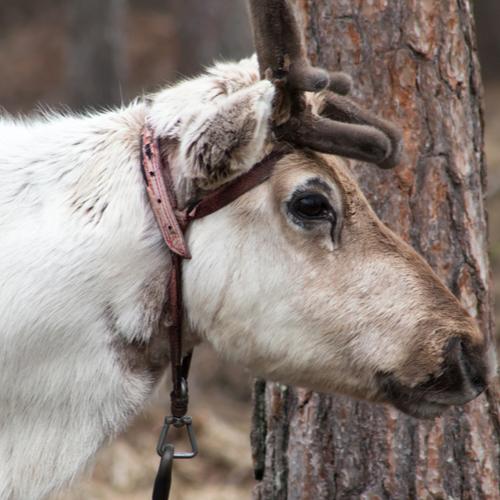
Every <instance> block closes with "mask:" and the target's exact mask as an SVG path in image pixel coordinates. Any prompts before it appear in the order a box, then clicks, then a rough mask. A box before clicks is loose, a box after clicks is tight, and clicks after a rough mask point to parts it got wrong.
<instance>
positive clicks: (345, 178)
mask: <svg viewBox="0 0 500 500" xmlns="http://www.w3.org/2000/svg"><path fill="white" fill-rule="evenodd" d="M273 97H274V88H273V86H272V85H271V84H270V83H269V82H260V81H259V80H258V72H257V67H256V62H255V59H248V60H244V61H242V62H241V63H239V64H222V65H218V66H216V67H215V68H213V69H212V70H210V71H209V72H208V73H207V74H206V75H204V76H202V77H200V78H198V79H195V80H193V81H188V82H184V83H181V84H180V85H178V86H175V87H172V88H170V89H166V90H163V91H162V92H159V93H158V94H157V95H155V96H152V97H151V98H150V99H147V100H145V101H144V102H136V103H133V104H131V105H130V106H128V107H127V108H124V109H120V110H116V111H109V112H103V113H98V114H93V115H89V116H80V117H78V116H62V115H48V116H45V117H41V118H38V119H31V120H25V121H23V120H13V119H11V118H8V117H5V118H2V119H0V137H1V140H0V206H1V210H0V235H1V242H0V243H1V244H0V499H1V500H38V499H40V498H43V497H44V496H46V495H47V494H48V493H50V492H51V491H53V490H55V489H57V488H59V487H61V486H62V485H64V484H65V483H66V482H68V481H70V480H71V479H72V478H73V477H74V476H75V475H76V474H77V473H78V471H79V470H81V469H82V467H84V466H85V464H86V463H87V461H88V460H89V459H90V458H91V457H92V456H93V454H94V453H95V452H96V450H97V449H98V448H99V446H100V445H101V444H102V443H103V442H104V441H105V440H106V439H107V438H109V437H111V436H112V435H113V434H114V433H116V432H117V431H118V430H120V429H123V428H124V427H125V426H126V425H127V423H128V422H129V420H130V418H131V417H132V416H133V415H134V414H136V413H137V412H139V411H140V410H141V408H142V407H143V406H144V404H145V402H146V400H147V398H148V396H149V394H150V393H151V391H152V388H153V385H154V381H153V379H152V376H150V375H149V374H148V373H149V372H148V370H147V369H144V370H143V371H140V370H137V369H136V370H135V371H132V370H131V369H129V368H128V366H127V363H126V361H127V359H126V356H127V354H126V353H125V352H124V351H121V350H120V346H123V345H126V344H128V343H132V342H143V343H146V344H147V343H148V342H149V341H150V339H151V338H153V332H154V330H155V328H156V327H157V325H158V322H159V311H160V310H161V308H162V306H163V302H164V299H165V297H164V289H165V285H166V282H167V278H168V274H169V267H170V257H169V253H168V251H167V250H166V247H165V245H164V243H163V241H162V238H161V235H160V232H159V230H158V227H157V225H156V221H155V220H154V217H153V215H152V212H151V209H150V207H149V204H148V201H147V197H146V192H145V186H144V180H143V178H142V174H141V171H140V153H139V138H140V133H141V129H142V127H143V126H144V125H145V124H146V123H149V124H150V125H152V126H153V127H154V129H155V130H156V132H157V134H158V135H159V136H161V137H162V138H169V139H170V140H171V141H173V142H172V144H173V145H172V147H171V148H170V149H168V155H169V159H170V164H171V167H172V170H173V175H174V178H175V184H176V189H177V195H178V197H180V200H181V203H184V202H185V201H186V200H188V199H190V198H191V197H192V196H194V195H196V194H199V193H200V192H203V191H204V190H207V189H211V188H213V187H214V186H216V185H219V184H220V183H223V182H226V181H227V180H228V179H230V178H232V177H234V176H236V175H238V174H241V173H242V172H244V171H246V170H248V169H249V168H250V167H251V166H252V165H253V164H254V163H255V162H257V161H258V160H260V159H261V158H262V157H263V156H264V154H265V153H266V150H267V149H268V146H269V142H270V137H269V118H270V115H271V111H272V105H273ZM166 154H167V153H166ZM327 161H331V164H327V163H326V162H327ZM334 171H335V175H333V172H334ZM339 179H340V180H339ZM310 180H312V181H318V182H319V184H320V185H324V186H326V188H325V192H324V194H325V196H327V197H329V198H330V205H331V206H332V207H335V210H336V212H337V215H338V217H337V228H336V229H335V235H334V236H333V237H332V234H331V233H332V231H331V227H330V223H329V222H323V223H319V224H317V225H316V226H315V228H314V230H306V229H304V228H301V227H300V225H298V224H296V223H295V222H294V221H293V220H292V219H291V218H290V217H291V216H290V214H289V213H288V212H287V208H286V207H287V203H288V202H289V200H290V197H291V196H292V193H293V192H295V191H296V189H297V188H298V187H300V188H304V186H305V187H306V188H307V185H308V184H307V183H308V181H310ZM344 211H349V217H347V215H346V214H345V213H344ZM344 220H345V222H346V223H345V225H346V227H345V228H343V227H342V224H343V221H344ZM188 244H189V247H190V250H191V252H192V255H193V259H192V260H191V261H189V262H187V263H185V266H184V270H185V274H184V300H185V305H186V314H187V317H188V324H189V326H190V328H191V330H192V331H193V332H194V333H195V334H199V335H200V336H202V337H205V338H207V339H208V340H209V341H210V342H211V343H212V345H214V347H215V348H216V349H217V350H218V351H219V352H221V353H222V354H224V355H227V356H231V357H233V358H234V359H236V360H237V361H239V362H240V363H242V364H246V365H247V366H249V367H250V368H251V369H252V370H253V372H254V373H258V374H261V375H264V376H267V377H269V378H271V379H277V380H280V381H282V382H287V383H295V384H301V385H308V386H309V387H312V388H316V389H321V390H328V391H341V392H344V393H348V394H351V395H357V396H360V397H364V398H371V399H376V398H377V397H378V390H379V389H378V387H377V384H376V377H375V375H376V374H377V373H379V372H389V373H393V374H394V375H395V376H398V377H399V379H400V380H401V382H402V383H405V384H407V385H411V384H412V383H418V382H420V381H422V380H425V378H426V376H427V375H428V374H431V373H435V372H437V371H438V370H440V369H441V368H442V366H441V363H442V349H443V346H444V345H445V342H446V340H447V338H448V337H450V336H453V335H456V332H461V334H463V335H466V334H467V335H469V336H470V337H471V339H472V340H474V342H476V343H479V342H480V334H479V333H478V332H477V329H476V327H475V326H472V325H471V324H470V323H469V319H467V318H466V316H465V314H464V312H463V311H462V310H461V309H460V308H459V305H458V303H457V302H456V301H455V299H454V298H453V297H452V296H451V294H449V292H447V291H446V290H445V288H444V287H443V286H442V285H440V284H439V282H438V280H437V278H436V277H435V276H434V275H433V274H432V272H431V270H430V268H428V267H426V266H425V264H423V262H421V260H420V259H419V257H418V256H417V255H416V254H415V253H414V252H413V251H412V250H410V249H409V248H408V247H407V246H405V245H404V243H403V242H402V241H400V240H399V239H398V238H397V237H396V236H395V235H393V234H392V233H390V232H389V231H388V230H387V229H384V228H383V227H382V225H381V223H380V221H378V219H377V218H376V216H375V214H374V213H373V212H372V211H371V210H370V208H369V207H368V204H367V202H366V200H365V199H364V198H363V196H362V194H361V192H360V191H359V189H358V188H357V186H356V185H355V183H354V182H353V181H352V179H351V178H350V177H349V174H348V173H347V171H346V169H345V168H344V167H343V166H342V165H341V164H340V163H339V162H338V161H336V160H335V159H330V160H328V159H321V158H320V157H319V156H314V157H312V156H308V155H305V154H295V155H290V156H288V157H287V158H286V159H285V160H283V162H281V163H280V164H278V165H277V166H276V169H275V171H274V174H273V176H272V178H271V179H270V181H268V182H266V183H265V184H263V185H261V186H259V187H258V188H256V189H254V190H252V191H251V192H249V193H246V194H245V195H244V196H242V197H240V198H239V199H238V200H236V201H235V202H234V203H232V204H231V205H230V206H228V207H225V208H224V209H222V210H220V211H219V212H216V213H214V214H212V215H211V216H210V217H207V218H205V219H202V220H199V221H196V222H195V223H193V225H192V226H191V228H190V229H189V232H188ZM395 250H397V251H395ZM430 281H434V285H433V287H431V288H432V290H433V291H432V292H429V291H428V289H426V288H425V287H424V286H422V284H423V283H424V282H430ZM436 290H438V291H437V292H436ZM433 294H434V295H433ZM435 294H438V295H440V304H441V305H442V304H446V306H447V311H448V313H447V316H446V315H445V314H442V313H441V311H440V310H435V307H434V298H435ZM449 311H452V314H450V312H449ZM450 316H451V317H450ZM421 321H429V323H428V325H430V326H425V325H424V327H422V328H419V324H420V322H421ZM426 325H427V323H426ZM443 332H444V333H443ZM464 332H466V333H464ZM187 333H189V332H187Z"/></svg>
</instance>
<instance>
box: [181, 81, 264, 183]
mask: <svg viewBox="0 0 500 500" xmlns="http://www.w3.org/2000/svg"><path fill="white" fill-rule="evenodd" d="M273 98H274V86H273V85H272V83H270V82H269V81H266V80H263V81H259V82H257V83H255V84H254V85H252V86H250V87H247V88H245V89H242V90H239V91H237V92H235V93H233V94H231V95H229V96H228V97H227V98H226V99H224V100H222V101H220V100H219V101H217V103H214V102H211V103H206V104H201V105H200V107H201V108H202V109H201V112H200V113H198V114H196V115H194V116H193V117H192V118H191V119H190V120H188V121H187V123H186V124H185V125H184V127H183V131H182V133H181V134H180V148H179V155H180V161H181V163H183V164H184V165H183V166H184V168H185V176H186V177H187V178H190V179H192V180H193V181H194V182H195V183H196V184H197V185H198V186H199V187H201V188H205V189H206V188H214V187H217V186H218V185H220V184H223V183H224V182H226V181H228V180H230V179H231V178H233V177H236V176H237V175H239V174H241V173H243V172H245V171H247V170H248V169H250V168H251V167H252V165H254V164H255V163H256V162H258V161H259V160H260V159H261V158H262V157H263V156H264V154H265V149H266V144H267V142H268V140H269V130H270V118H271V114H272V106H273Z"/></svg>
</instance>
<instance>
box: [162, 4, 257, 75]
mask: <svg viewBox="0 0 500 500" xmlns="http://www.w3.org/2000/svg"><path fill="white" fill-rule="evenodd" d="M168 5H169V10H170V12H171V14H172V16H173V18H174V19H176V21H177V22H176V32H177V37H178V44H179V48H178V54H177V55H178V59H177V70H178V71H179V73H180V74H181V75H183V76H192V75H193V74H198V73H200V72H201V71H202V70H203V67H206V66H209V65H211V64H212V63H213V62H214V60H221V59H223V60H227V59H240V58H242V57H248V56H249V54H250V52H249V49H251V43H252V40H251V35H250V26H249V24H248V18H247V15H246V0H231V1H229V2H228V1H227V0H210V1H207V0H168Z"/></svg>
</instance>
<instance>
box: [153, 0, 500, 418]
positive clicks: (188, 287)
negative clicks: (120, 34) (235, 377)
mask: <svg viewBox="0 0 500 500" xmlns="http://www.w3.org/2000/svg"><path fill="white" fill-rule="evenodd" d="M251 12H252V17H253V26H254V34H255V41H256V47H257V53H258V64H257V61H256V60H255V59H248V60H244V61H242V62H241V63H239V64H221V65H218V66H216V67H215V68H213V69H211V70H210V71H209V72H208V74H207V75H206V76H203V77H200V78H198V79H195V80H192V81H188V82H184V83H182V84H180V85H178V86H177V87H174V88H171V89H168V90H166V91H163V92H160V93H159V94H157V95H156V96H154V97H153V100H152V105H151V111H150V116H149V121H150V124H151V125H152V126H153V128H154V129H155V130H156V132H157V134H158V135H159V136H160V137H162V138H163V154H164V155H165V156H167V157H168V160H169V164H170V165H172V170H173V176H174V181H175V184H176V189H177V195H178V197H179V200H180V203H181V205H186V204H188V203H190V202H191V201H192V200H196V199H199V198H200V197H202V196H203V195H204V194H205V193H206V192H209V191H211V190H213V189H214V188H216V187H218V186H220V185H221V184H224V183H226V182H228V181H229V180H231V179H233V178H234V177H236V176H238V175H240V174H242V173H244V172H246V171H247V170H249V169H250V168H251V167H252V166H253V165H254V164H255V163H256V162H258V161H259V160H261V159H262V158H263V157H264V156H265V155H266V154H267V152H269V151H270V150H271V149H272V148H273V147H275V145H276V143H278V142H279V143H283V142H286V143H287V144H288V145H289V152H288V154H286V155H284V156H283V157H282V158H281V160H280V161H279V162H278V163H277V164H276V165H275V166H274V168H273V172H272V175H271V177H270V179H269V180H268V181H267V182H265V183H263V184H262V185H260V186H259V187H257V188H255V189H253V190H251V191H249V192H247V193H246V194H244V195H243V196H241V197H240V198H238V199H237V200H236V201H235V202H233V203H231V204H230V205H228V206H227V207H225V208H224V209H222V210H220V211H218V212H216V213H214V214H212V215H210V216H209V217H206V218H204V219H201V220H199V221H196V222H194V223H193V224H192V226H191V228H190V230H189V233H188V243H189V248H190V251H191V254H192V260H190V261H188V262H186V263H185V266H184V295H185V297H184V300H185V306H186V311H187V317H188V322H189V325H190V328H191V329H192V330H193V331H195V332H196V333H197V334H198V335H199V336H201V337H203V338H206V339H207V340H208V341H209V342H211V343H212V345H213V346H214V347H215V348H216V349H217V350H218V351H219V352H221V353H222V354H224V355H225V356H227V357H230V358H232V359H233V360H236V361H237V362H239V363H241V364H243V365H245V366H247V367H249V368H250V370H251V371H252V372H253V373H254V374H256V375H259V376H263V377H266V378H269V379H272V380H276V381H280V382H284V383H291V384H297V385H301V386H306V387H309V388H311V389H315V390H319V391H328V392H332V391H334V392H341V393H344V394H349V395H353V396H356V397H359V398H364V399H369V400H373V401H389V402H391V403H393V404H394V405H395V406H396V407H398V408H400V409H401V410H403V411H405V412H407V413H409V414H412V415H415V416H420V417H432V416H435V415H438V414H440V413H441V412H442V411H443V410H444V409H445V408H446V407H447V406H448V405H453V404H463V403H465V402H467V401H469V400H471V399H473V398H474V397H476V396H477V395H478V394H479V393H480V392H481V391H482V390H484V388H485V387H486V384H487V381H488V379H489V378H490V377H491V376H492V374H493V371H494V366H493V365H494V361H493V356H492V350H491V348H490V349H489V348H488V346H487V343H486V341H485V339H484V337H483V335H482V334H481V333H480V331H479V330H478V327H477V326H476V324H475V322H474V321H473V320H472V319H471V318H470V317H469V316H468V315H467V313H466V312H465V311H464V309H463V308H462V307H461V306H460V304H459V303H458V301H457V300H456V298H455V297H454V296H453V295H452V294H451V293H450V292H449V291H448V290H447V289H446V287H445V286H444V285H443V284H442V283H441V281H440V280H439V278H438V277H437V276H436V275H435V274H434V272H433V271H432V270H431V268H430V267H429V266H428V265H427V264H426V263H425V261H424V260H423V259H422V258H421V257H420V256H419V255H418V254H417V253H416V252H415V251H414V250H413V249H412V248H410V247H409V246H408V245H407V244H406V243H404V242H403V241H402V240H401V239H400V238H399V237H398V236H396V235H395V234H394V233H393V232H391V231H390V230H389V229H388V228H387V227H385V226H384V225H383V224H382V223H381V222H380V220H379V219H378V218H377V216H376V215H375V214H374V212H373V211H372V210H371V208H370V207H369V205H368V203H367V201H366V199H365V197H364V196H363V194H362V193H361V191H360V189H359V187H358V186H357V184H356V183H355V181H354V180H353V179H352V177H351V175H350V173H349V170H348V168H347V166H346V165H345V164H344V162H343V160H341V159H340V158H339V156H334V155H341V156H347V157H351V158H357V159H362V160H365V161H371V162H373V163H375V164H378V165H379V166H381V167H384V168H388V167H391V166H394V165H395V164H396V163H397V161H398V158H399V155H400V152H401V139H400V134H399V132H398V131H397V129H396V128H395V127H394V126H392V125H391V124H389V123H387V122H385V121H384V120H381V119H379V118H377V117H375V116H373V115H372V114H371V113H369V112H367V111H365V110H363V109H361V108H360V107H359V106H357V105H355V104H354V103H353V102H352V101H350V100H349V99H347V98H346V97H342V96H340V95H339V93H346V92H347V91H348V90H349V87H350V80H349V78H348V77H346V76H345V75H343V74H338V73H337V74H328V73H327V72H325V71H323V70H320V69H315V68H311V67H310V66H309V64H308V62H307V60H306V58H305V56H304V55H303V54H304V52H303V48H302V44H301V41H300V36H299V32H298V28H297V25H296V23H295V20H294V16H293V12H292V11H291V9H290V7H289V4H288V2H287V1H286V0H277V1H274V2H268V1H265V0H254V1H252V2H251ZM333 91H336V93H334V92H333ZM488 349H489V350H488Z"/></svg>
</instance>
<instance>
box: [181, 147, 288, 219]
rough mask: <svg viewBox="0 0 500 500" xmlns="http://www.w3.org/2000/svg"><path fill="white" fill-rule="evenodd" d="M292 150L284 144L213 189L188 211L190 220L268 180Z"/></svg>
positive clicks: (216, 208) (202, 215) (219, 207)
mask: <svg viewBox="0 0 500 500" xmlns="http://www.w3.org/2000/svg"><path fill="white" fill-rule="evenodd" d="M288 152H290V149H289V148H288V147H287V146H285V145H283V146H281V147H279V148H276V149H274V150H273V151H272V152H271V153H269V154H268V155H267V156H266V157H265V158H264V159H263V160H261V161H260V162H259V163H256V164H255V165H254V166H253V167H252V168H251V169H250V170H249V171H248V172H245V173H244V174H242V175H240V176H239V177H237V178H236V179H234V180H232V181H230V182H228V183H227V184H224V185H223V186H221V187H220V188H219V189H217V190H215V191H213V192H212V193H210V194H208V195H207V196H205V198H203V199H202V200H201V201H200V202H199V203H197V204H196V206H195V207H194V208H192V209H191V210H190V211H189V213H188V221H191V220H195V219H201V218H202V217H206V216H207V215H210V214H212V213H214V212H217V210H220V209H221V208H223V207H225V206H226V205H229V204H230V203H232V202H233V201H235V200H236V199H238V198H239V197H240V196H241V195H242V194H245V193H246V192H248V191H250V190H252V189H253V188H255V187H257V186H258V185H259V184H262V183H263V182H265V181H267V179H269V177H271V174H272V171H273V166H274V165H275V164H276V163H277V162H278V161H279V160H281V158H283V156H285V154H286V153H288Z"/></svg>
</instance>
